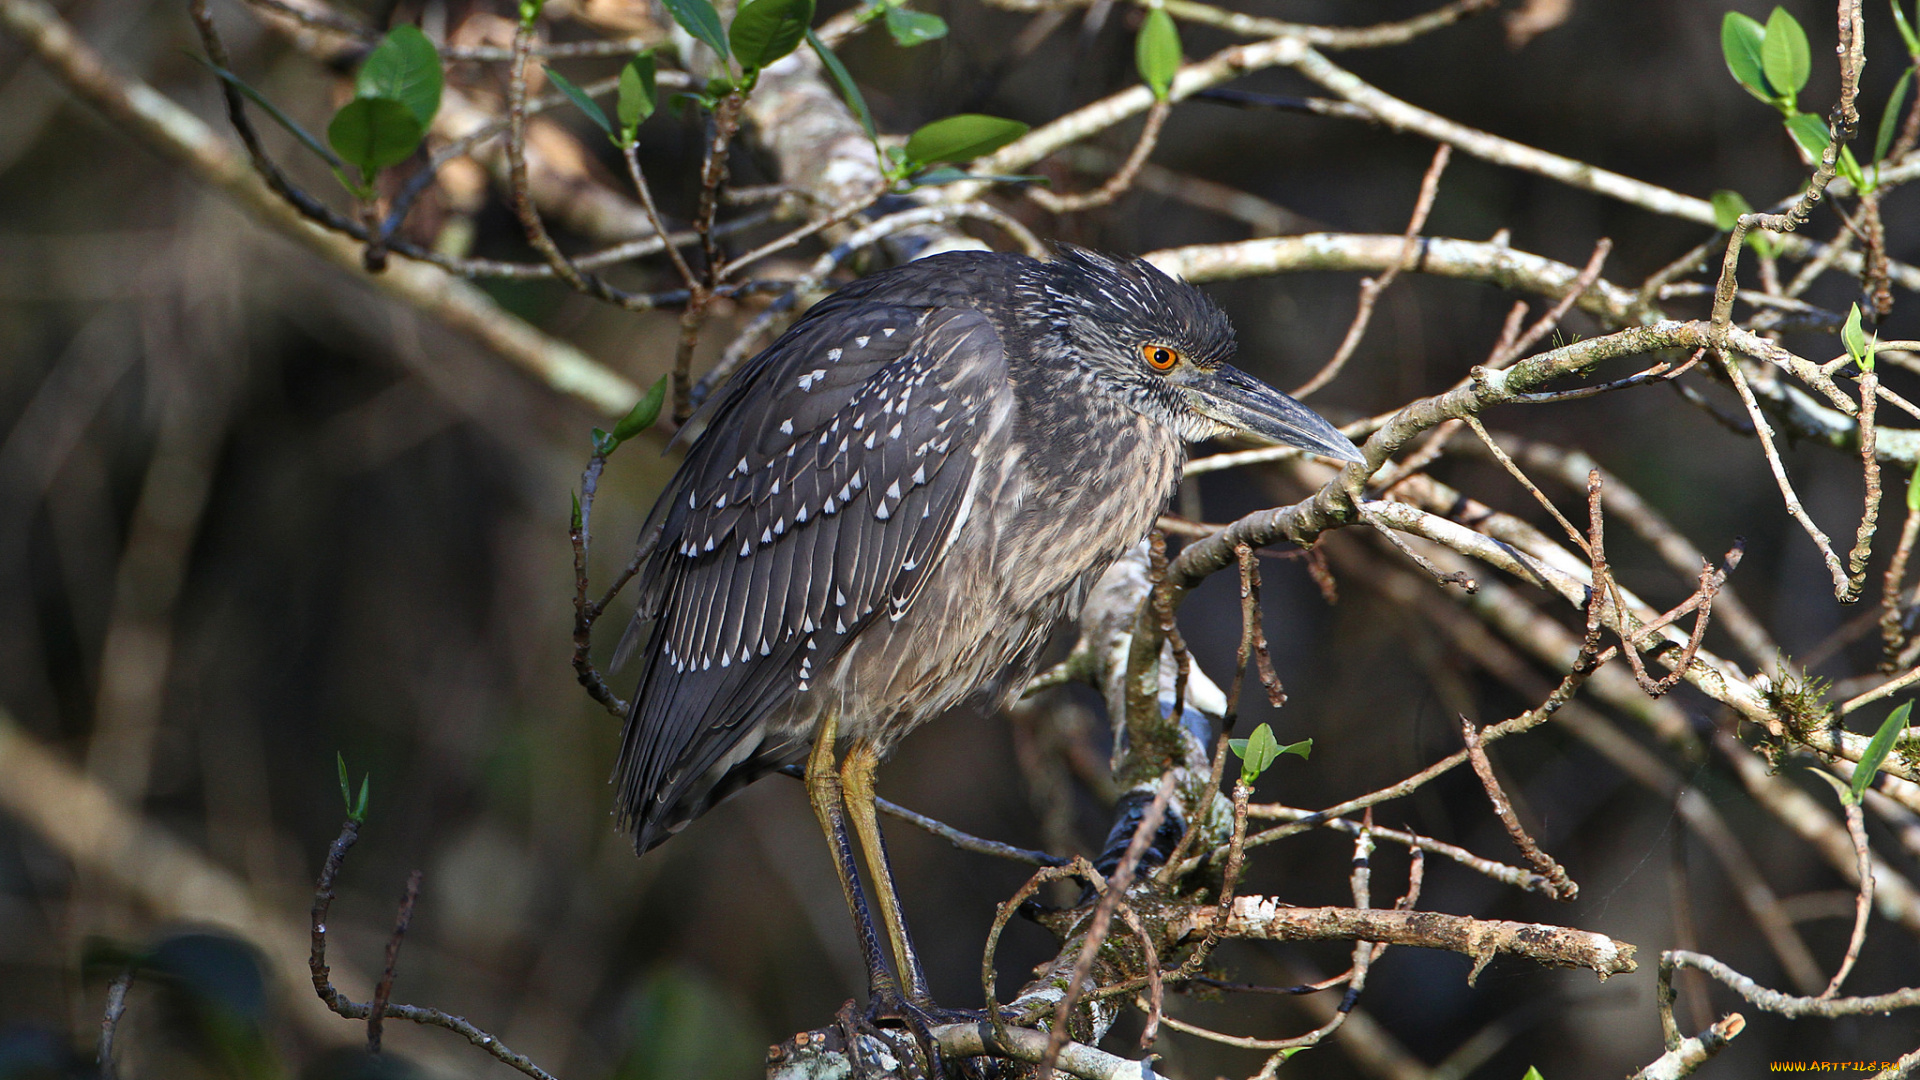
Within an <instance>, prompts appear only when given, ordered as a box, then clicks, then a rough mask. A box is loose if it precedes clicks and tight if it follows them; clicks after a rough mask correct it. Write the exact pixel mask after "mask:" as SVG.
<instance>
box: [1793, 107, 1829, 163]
mask: <svg viewBox="0 0 1920 1080" xmlns="http://www.w3.org/2000/svg"><path fill="white" fill-rule="evenodd" d="M1782 123H1784V124H1785V125H1786V128H1787V134H1788V135H1791V136H1793V141H1794V143H1795V144H1797V145H1798V146H1799V147H1800V149H1802V150H1804V151H1806V152H1807V156H1808V157H1810V158H1812V159H1813V160H1815V161H1819V160H1820V155H1822V154H1824V153H1826V152H1827V143H1828V142H1829V141H1831V139H1832V136H1830V135H1829V134H1828V133H1827V122H1826V121H1825V120H1822V119H1820V118H1819V117H1817V116H1815V115H1813V114H1812V113H1795V114H1793V115H1792V116H1789V117H1787V118H1786V119H1785V120H1784V121H1782Z"/></svg>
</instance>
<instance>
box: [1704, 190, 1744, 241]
mask: <svg viewBox="0 0 1920 1080" xmlns="http://www.w3.org/2000/svg"><path fill="white" fill-rule="evenodd" d="M1712 200H1713V224H1714V226H1715V227H1717V228H1718V229H1719V230H1720V231H1721V232H1731V231H1733V227H1734V226H1735V225H1736V224H1738V223H1739V220H1740V215H1741V214H1751V213H1753V204H1751V203H1749V202H1747V199H1746V196H1744V195H1742V194H1740V193H1739V192H1737V191H1728V190H1726V189H1725V188H1722V189H1721V190H1719V191H1716V192H1714V193H1713V196H1712Z"/></svg>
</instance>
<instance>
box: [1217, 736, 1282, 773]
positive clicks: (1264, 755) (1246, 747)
mask: <svg viewBox="0 0 1920 1080" xmlns="http://www.w3.org/2000/svg"><path fill="white" fill-rule="evenodd" d="M1227 746H1228V748H1230V749H1231V750H1232V751H1233V752H1234V753H1235V754H1238V755H1239V757H1240V782H1241V783H1243V784H1246V785H1247V786H1248V787H1252V786H1253V782H1254V781H1255V780H1258V779H1260V774H1261V773H1263V772H1266V771H1267V767H1268V766H1270V765H1272V764H1273V763H1274V760H1275V759H1277V758H1278V757H1279V756H1280V743H1279V741H1278V740H1276V739H1275V738H1274V737H1273V728H1271V727H1269V726H1267V725H1266V724H1261V725H1260V726H1259V727H1257V728H1254V729H1253V735H1252V736H1251V737H1249V738H1245V739H1234V740H1232V741H1230V742H1229V743H1227Z"/></svg>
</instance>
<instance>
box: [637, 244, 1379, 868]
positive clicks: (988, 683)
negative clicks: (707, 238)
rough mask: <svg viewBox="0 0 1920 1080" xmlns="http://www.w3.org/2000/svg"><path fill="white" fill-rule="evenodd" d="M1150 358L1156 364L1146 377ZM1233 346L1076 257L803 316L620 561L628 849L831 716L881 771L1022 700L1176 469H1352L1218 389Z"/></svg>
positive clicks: (1319, 442)
mask: <svg viewBox="0 0 1920 1080" xmlns="http://www.w3.org/2000/svg"><path fill="white" fill-rule="evenodd" d="M1156 346H1157V347H1164V348H1166V349H1171V350H1174V351H1175V352H1176V353H1177V354H1178V355H1179V356H1180V357H1181V360H1180V362H1179V364H1178V365H1177V366H1175V367H1174V368H1173V369H1172V370H1169V371H1166V372H1164V373H1163V372H1161V371H1158V370H1155V368H1154V365H1153V364H1151V363H1150V362H1149V356H1148V355H1147V354H1143V352H1142V348H1143V347H1149V348H1151V347H1156ZM1233 346H1234V342H1233V332H1232V328H1231V326H1230V325H1229V324H1228V322H1227V319H1226V317H1225V316H1224V315H1223V314H1222V313H1221V312H1220V311H1219V309H1218V308H1216V307H1214V306H1213V304H1212V303H1211V302H1210V301H1208V300H1207V299H1206V297H1205V296H1204V295H1202V294H1201V293H1200V292H1198V291H1197V290H1195V289H1193V288H1191V287H1190V286H1187V285H1185V284H1183V283H1179V282H1176V281H1174V280H1172V279H1170V278H1168V277H1166V276H1165V275H1163V274H1161V273H1160V272H1159V271H1157V270H1155V269H1153V268H1152V267H1150V266H1148V265H1147V264H1145V263H1142V262H1121V261H1117V260H1113V259H1109V258H1106V257H1104V256H1100V255H1095V254H1092V253H1089V252H1084V251H1079V250H1075V249H1067V250H1065V251H1064V252H1063V254H1062V257H1061V258H1059V259H1057V260H1055V261H1052V262H1044V263H1043V262H1039V261H1036V260H1033V259H1028V258H1025V257H1022V256H1015V255H999V254H986V253H977V252H966V253H954V254H947V255H938V256H933V257H931V258H927V259H923V260H921V261H919V262H915V263H911V264H908V265H907V266H903V267H900V268H898V269H894V270H890V271H886V272H883V273H880V274H875V275H873V276H871V277H869V278H866V279H864V280H862V281H859V282H856V283H854V284H852V285H849V286H847V287H845V288H843V289H841V290H840V291H839V292H837V293H834V294H833V295H831V296H829V297H828V298H827V299H825V300H824V301H822V302H821V303H820V304H818V305H816V306H815V307H814V308H813V309H812V310H811V311H810V312H808V314H807V315H806V316H805V317H804V318H803V319H801V320H800V321H799V322H798V323H796V324H795V325H794V326H793V327H792V328H791V329H790V330H788V332H787V333H786V334H784V335H783V336H782V337H781V338H780V339H779V340H778V341H776V342H775V343H774V344H773V345H772V346H771V347H769V348H768V349H767V350H766V351H765V352H762V353H761V354H760V355H759V356H757V357H755V358H754V359H753V360H752V361H751V362H749V363H748V364H747V365H746V366H745V367H744V368H743V369H742V370H741V371H740V372H739V373H738V374H737V375H736V376H735V377H734V378H733V380H732V381H731V382H729V383H728V384H727V385H726V386H725V387H724V388H723V389H722V390H721V391H720V392H719V393H718V394H717V395H716V397H715V399H714V400H713V401H711V402H710V403H709V404H708V405H707V406H706V407H705V408H704V409H703V410H702V413H701V414H700V415H697V416H696V417H695V418H694V421H693V423H692V424H691V425H690V429H693V430H697V431H698V434H697V435H695V436H693V438H692V444H691V446H690V448H689V450H688V453H687V458H686V461H685V463H684V464H683V465H682V466H681V467H680V469H679V471H678V472H677V473H676V474H675V476H674V477H673V479H672V481H670V482H669V483H668V485H667V488H666V491H665V492H664V493H663V494H662V495H661V497H660V501H659V503H658V504H657V505H656V507H655V509H654V511H653V514H652V517H651V518H650V519H649V521H648V523H647V526H646V530H645V532H644V533H643V539H642V542H643V544H648V545H651V546H650V549H649V551H648V554H647V555H646V558H645V560H644V563H643V565H642V569H641V572H640V579H639V580H640V603H639V610H638V611H637V612H636V614H635V629H634V630H633V631H630V635H632V634H638V633H644V632H645V628H646V626H647V625H648V624H651V636H650V637H649V638H647V640H646V643H645V645H644V648H643V650H642V654H643V657H644V666H643V669H642V672H641V677H640V684H639V689H638V691H637V692H636V694H635V697H634V704H633V709H632V712H631V713H630V715H629V718H628V722H627V728H626V733H625V736H624V739H623V742H622V746H621V755H620V765H619V768H618V772H617V780H618V782H619V785H620V791H619V803H618V814H619V817H620V820H621V823H622V824H623V826H625V827H628V828H631V829H633V830H634V831H635V842H636V844H637V846H638V848H639V849H640V850H642V851H645V850H646V849H647V848H649V847H651V846H653V845H654V844H657V843H659V842H660V841H661V840H662V839H664V838H665V837H666V836H667V835H669V834H670V833H671V832H673V831H675V830H677V829H678V828H679V827H680V826H682V825H684V824H685V823H686V822H688V821H690V820H692V819H693V818H694V817H696V816H698V815H699V814H700V813H701V812H702V811H704V810H705V809H706V808H707V807H709V806H711V805H712V804H713V803H714V802H716V801H718V800H719V799H721V798H724V797H725V796H726V795H728V794H730V793H731V792H733V791H735V790H737V789H738V788H739V787H740V786H742V785H744V784H746V783H748V782H750V781H752V780H754V779H756V778H758V777H759V776H761V775H764V774H765V773H766V772H768V771H770V770H772V769H774V768H777V767H778V766H780V765H782V764H785V763H787V762H790V761H793V760H795V759H796V758H798V757H799V756H800V755H801V754H802V753H803V752H804V750H805V748H806V745H807V743H808V741H809V739H810V738H811V734H812V730H813V724H814V722H815V719H816V718H817V717H818V716H819V715H820V714H821V712H822V710H823V709H824V708H825V707H827V706H828V705H829V704H832V705H836V706H837V707H838V712H839V716H840V718H841V720H840V735H841V736H842V737H847V738H855V739H867V740H870V741H872V742H874V743H875V744H877V745H878V747H879V749H880V750H882V751H884V750H885V749H886V748H887V747H889V746H891V745H892V743H893V742H895V741H896V740H897V739H898V738H900V737H901V736H902V735H904V734H906V732H908V731H910V730H911V729H912V728H914V727H915V726H917V725H919V724H920V723H922V722H924V721H926V720H929V719H931V718H933V717H934V716H936V715H938V714H940V713H941V712H943V711H945V710H946V709H948V708H950V707H952V706H954V705H956V704H959V703H960V702H962V701H963V700H966V699H968V698H971V697H975V696H982V695H983V696H987V697H992V696H994V695H997V694H1003V693H1005V692H1006V691H1008V690H1010V689H1012V688H1016V687H1018V686H1019V685H1020V684H1021V683H1022V682H1024V680H1025V678H1026V677H1027V676H1028V675H1029V674H1030V673H1031V671H1032V669H1033V666H1034V663H1035V661H1036V658H1037V653H1038V651H1039V648H1040V646H1041V644H1042V643H1043V642H1044V641H1045V639H1046V637H1047V635H1048V634H1049V633H1050V631H1051V630H1052V628H1053V627H1054V626H1055V624H1056V623H1057V622H1058V621H1059V620H1060V619H1062V618H1065V617H1070V616H1072V615H1074V614H1075V613H1077V612H1078V610H1079V607H1080V604H1081V601H1082V599H1083V597H1084V595H1085V592H1086V590H1087V588H1088V587H1089V586H1090V585H1091V584H1092V582H1093V581H1094V580H1095V579H1096V578H1097V577H1098V576H1099V575H1100V574H1101V573H1102V572H1103V571H1104V570H1105V569H1106V567H1107V566H1108V565H1110V564H1111V562H1112V561H1113V560H1114V559H1115V558H1117V557H1118V556H1119V555H1120V554H1121V553H1122V552H1124V551H1125V550H1126V549H1127V548H1129V547H1130V546H1132V545H1133V544H1134V543H1137V542H1138V541H1139V539H1140V538H1141V537H1142V536H1143V535H1145V534H1146V532H1147V530H1148V529H1149V528H1150V527H1151V525H1152V523H1153V520H1154V517H1155V516H1156V515H1157V514H1158V513H1159V511H1160V509H1161V508H1162V507H1163V506H1164V505H1165V503H1166V500H1167V498H1168V496H1169V495H1170V494H1171V492H1172V490H1173V487H1174V485H1175V484H1176V483H1177V482H1178V479H1179V475H1180V468H1181V465H1182V463H1183V461H1184V458H1185V443H1186V442H1187V441H1190V440H1197V439H1202V438H1206V437H1210V436H1212V435H1216V434H1220V433H1223V432H1225V431H1227V430H1233V429H1249V428H1250V429H1252V430H1255V431H1260V432H1261V433H1264V434H1269V435H1271V436H1273V437H1276V438H1279V439H1283V440H1286V441H1291V442H1294V443H1295V444H1296V445H1304V446H1308V447H1309V448H1312V449H1315V450H1317V451H1319V452H1322V453H1326V454H1329V455H1331V456H1335V457H1342V458H1350V457H1352V456H1353V453H1354V452H1353V447H1352V445H1351V444H1350V443H1348V442H1347V441H1346V440H1345V439H1344V438H1342V437H1341V436H1340V435H1339V434H1338V433H1337V432H1335V431H1333V430H1332V429H1331V428H1330V427H1328V426H1327V425H1326V423H1325V422H1324V421H1321V420H1319V418H1318V417H1315V416H1314V415H1313V414H1312V413H1310V412H1307V411H1306V410H1305V408H1304V407H1302V406H1299V405H1298V404H1297V403H1295V402H1293V401H1292V399H1289V398H1285V397H1284V396H1283V395H1279V394H1277V393H1275V392H1273V391H1271V390H1267V389H1266V388H1264V387H1262V386H1260V385H1259V384H1258V383H1255V382H1253V381H1252V380H1250V379H1248V378H1246V377H1245V376H1243V375H1240V374H1239V373H1238V372H1235V371H1233V369H1231V368H1228V367H1226V366H1225V365H1224V361H1225V360H1226V359H1227V358H1229V357H1230V356H1231V355H1232V352H1233ZM1154 355H1156V356H1160V357H1162V358H1164V354H1154ZM1248 417H1251V418H1252V419H1251V420H1249V419H1247V418H1248ZM1263 424H1264V425H1266V427H1267V428H1270V429H1271V430H1263V429H1262V425H1263Z"/></svg>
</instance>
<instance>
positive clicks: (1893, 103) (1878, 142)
mask: <svg viewBox="0 0 1920 1080" xmlns="http://www.w3.org/2000/svg"><path fill="white" fill-rule="evenodd" d="M1894 10H1895V11H1898V10H1899V7H1898V6H1896V7H1895V8H1894ZM1912 83H1913V69H1912V68H1908V69H1907V70H1905V71H1903V72H1901V73H1900V81H1899V82H1897V83H1894V84H1893V96H1892V97H1890V98H1888V99H1887V110H1886V111H1885V112H1883V113H1881V114H1880V132H1879V134H1877V135H1875V136H1874V138H1873V160H1874V161H1875V162H1876V163H1877V162H1880V161H1884V160H1886V157H1887V151H1888V150H1889V149H1890V148H1892V146H1893V137H1894V135H1895V134H1896V133H1898V132H1899V130H1900V107H1901V106H1902V105H1905V104H1906V101H1907V88H1908V87H1909V86H1911V85H1912Z"/></svg>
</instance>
